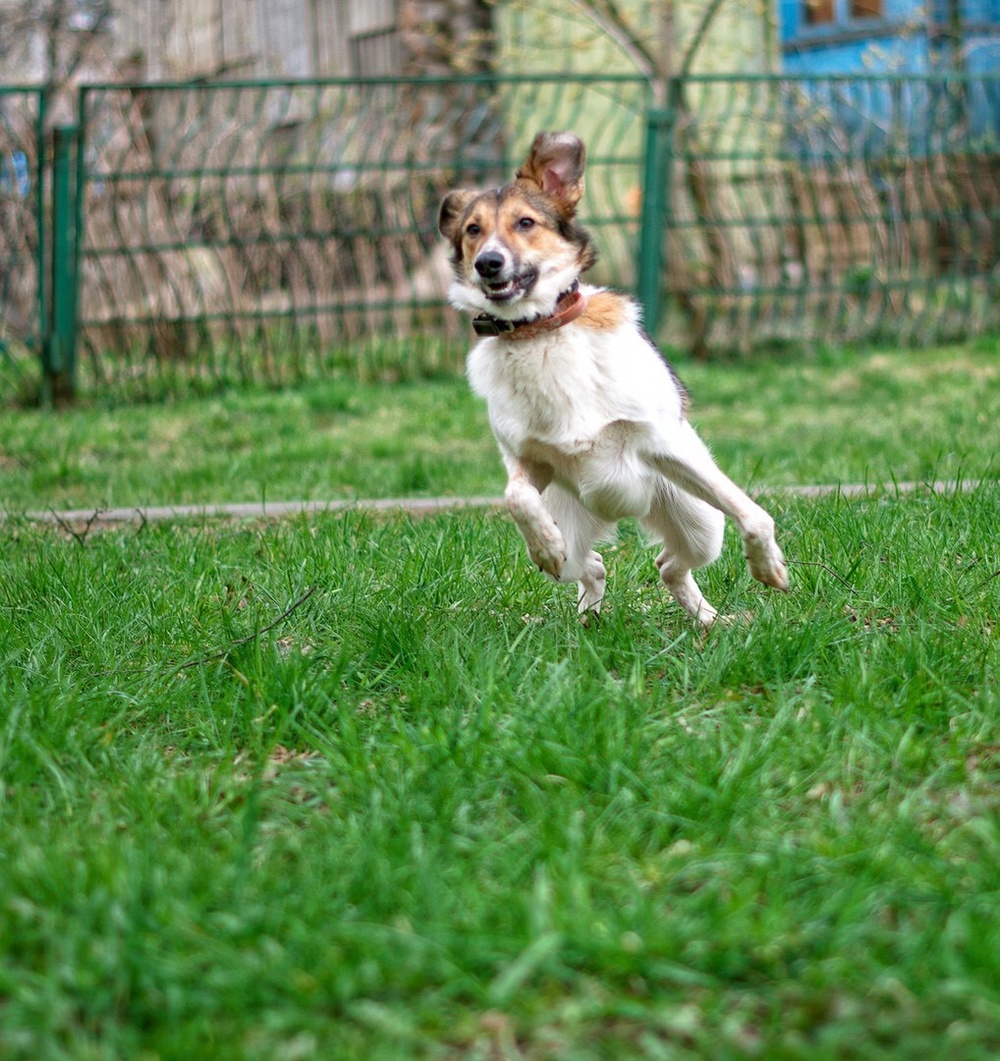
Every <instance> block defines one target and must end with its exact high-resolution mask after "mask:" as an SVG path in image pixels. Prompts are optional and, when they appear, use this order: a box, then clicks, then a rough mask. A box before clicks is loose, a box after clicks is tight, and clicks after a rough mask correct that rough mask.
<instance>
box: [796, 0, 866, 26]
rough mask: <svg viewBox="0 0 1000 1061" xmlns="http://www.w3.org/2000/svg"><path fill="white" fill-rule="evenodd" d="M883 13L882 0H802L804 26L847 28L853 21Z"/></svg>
mask: <svg viewBox="0 0 1000 1061" xmlns="http://www.w3.org/2000/svg"><path fill="white" fill-rule="evenodd" d="M882 14H883V11H882V0H802V25H803V26H829V27H831V28H834V27H840V28H842V29H846V28H849V26H850V24H851V23H852V22H855V21H859V20H862V19H866V18H881V17H882Z"/></svg>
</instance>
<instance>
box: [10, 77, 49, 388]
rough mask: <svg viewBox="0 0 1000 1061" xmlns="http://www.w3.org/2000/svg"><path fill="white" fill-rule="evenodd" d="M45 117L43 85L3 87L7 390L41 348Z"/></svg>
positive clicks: (16, 381) (31, 364)
mask: <svg viewBox="0 0 1000 1061" xmlns="http://www.w3.org/2000/svg"><path fill="white" fill-rule="evenodd" d="M44 116H45V107H44V96H43V93H42V91H41V90H40V89H33V88H3V87H0V369H2V370H3V371H2V375H0V383H2V384H3V385H4V388H5V389H6V390H8V391H10V390H15V391H17V390H18V389H19V388H18V385H17V384H18V381H19V377H20V376H22V375H24V374H25V373H26V371H27V370H28V367H29V366H31V367H32V368H33V367H34V360H35V359H36V358H37V354H38V353H39V352H40V350H41V341H42V336H41V327H42V319H43V302H44V280H43V268H42V261H41V258H40V255H41V251H42V246H43V240H42V231H43V224H44V221H43V212H42V183H41V168H40V163H41V158H40V154H41V152H40V150H39V145H40V143H41V141H42V136H41V134H42V127H43V122H44ZM11 377H13V378H14V386H13V387H11V386H10V382H11Z"/></svg>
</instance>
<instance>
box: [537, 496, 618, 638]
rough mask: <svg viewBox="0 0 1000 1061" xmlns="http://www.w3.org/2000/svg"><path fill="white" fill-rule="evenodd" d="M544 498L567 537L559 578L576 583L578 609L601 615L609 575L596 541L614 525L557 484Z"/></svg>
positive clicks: (607, 535)
mask: <svg viewBox="0 0 1000 1061" xmlns="http://www.w3.org/2000/svg"><path fill="white" fill-rule="evenodd" d="M542 499H543V500H544V502H545V507H546V508H547V509H548V511H549V512H550V513H551V515H552V518H553V520H555V522H556V524H557V525H558V526H559V529H560V530H561V531H562V534H563V538H564V539H565V541H566V563H565V565H564V567H563V570H562V573H561V574H560V576H559V581H560V582H576V583H577V586H578V591H577V610H578V611H579V613H580V615H581V616H582V617H584V618H586V617H587V616H588V615H591V614H593V615H599V614H600V611H601V601H602V600H603V599H604V586H605V582H606V577H607V576H606V572H605V569H604V561H603V560H602V559H601V554H600V553H597V552H595V551H594V549H593V545H594V542H596V541H597V540H598V539H600V538H604V539H607V538H609V537H610V536H611V534H612V532H613V529H614V528H613V525H612V524H610V523H608V522H607V521H606V520H602V519H599V518H598V517H597V516H595V515H594V514H593V513H591V512H588V511H587V509H586V508H584V507H583V505H581V504H580V502H579V501H577V499H576V498H575V497H574V496H573V495H572V494H570V493H569V492H568V491H566V490H564V489H563V488H562V487H561V486H558V485H556V484H552V485H551V486H549V487H548V488H547V489H546V490H545V492H544V494H543V495H542Z"/></svg>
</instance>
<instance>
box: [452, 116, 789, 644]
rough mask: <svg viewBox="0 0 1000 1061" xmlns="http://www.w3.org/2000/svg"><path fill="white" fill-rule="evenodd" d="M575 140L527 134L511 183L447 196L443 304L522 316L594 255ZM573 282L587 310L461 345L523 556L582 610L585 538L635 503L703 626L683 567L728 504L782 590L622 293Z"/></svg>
mask: <svg viewBox="0 0 1000 1061" xmlns="http://www.w3.org/2000/svg"><path fill="white" fill-rule="evenodd" d="M585 154H586V152H585V150H584V147H583V144H582V142H581V141H580V140H579V139H578V138H577V137H576V136H574V135H573V134H572V133H539V134H538V135H537V136H536V137H535V140H534V143H533V144H532V147H531V150H530V152H529V154H528V158H527V160H526V161H525V164H524V166H522V168H521V169H519V170H518V174H517V181H516V182H515V183H513V184H509V185H505V186H504V187H502V188H499V189H497V190H496V191H494V192H481V193H477V192H468V191H455V192H452V193H450V194H449V195H448V196H446V197H445V200H444V202H443V203H442V206H441V211H440V214H439V220H438V224H439V228H440V229H441V232H442V235H444V236H445V237H446V238H447V239H449V240H450V241H451V243H452V247H453V258H452V264H453V267H454V270H455V281H454V283H453V284H452V286H451V290H450V298H451V302H452V304H453V305H454V306H455V307H457V308H458V309H461V310H464V311H465V312H469V313H473V314H479V313H486V314H489V315H490V316H493V317H495V318H503V319H506V320H510V321H521V322H526V321H534V320H536V319H539V318H545V317H551V316H552V315H553V313H554V312H555V310H556V307H557V305H558V300H559V297H560V295H561V294H563V293H564V292H567V291H568V290H569V289H570V287H571V285H572V284H573V283H574V282H575V281H576V280H578V278H579V276H580V273H581V272H583V271H585V270H586V268H587V267H588V266H589V265H590V264H591V263H592V262H593V252H592V245H591V243H590V238H589V236H587V234H586V233H585V232H584V231H583V230H582V229H580V228H578V227H574V226H573V225H569V226H568V227H567V224H565V223H564V222H569V221H570V220H571V219H572V218H573V217H574V216H575V210H576V205H577V203H578V201H579V199H580V197H581V196H582V194H583V173H584V160H585ZM539 196H541V198H539ZM484 274H485V275H484ZM580 290H581V292H582V294H583V296H584V298H585V299H594V298H595V297H599V298H600V300H601V305H600V306H598V304H597V303H596V302H595V309H594V315H593V318H592V319H591V318H588V316H587V313H586V310H584V313H583V316H581V317H577V318H575V319H572V320H570V321H569V322H568V323H564V324H563V326H562V327H559V328H556V329H554V330H549V331H542V330H539V329H531V328H529V329H525V330H522V331H521V332H520V334H518V336H517V337H516V338H510V337H508V336H500V337H496V338H487V339H483V340H481V341H480V342H479V343H478V344H477V345H476V346H475V347H474V348H473V349H472V351H471V352H470V354H469V359H468V374H469V380H470V382H471V384H472V387H473V389H474V390H475V391H476V393H477V394H479V395H481V396H482V397H483V398H485V399H486V404H487V407H488V411H489V418H490V423H491V425H492V427H493V432H494V434H495V435H496V438H497V442H498V443H499V445H500V452H501V455H502V456H503V460H504V464H505V465H506V468H507V488H506V491H505V499H506V502H507V506H508V508H509V509H510V513H511V515H512V516H513V517H514V520H515V522H516V523H517V525H518V527H519V529H520V531H521V534H522V535H523V537H524V540H525V542H526V544H527V546H528V553H529V555H530V556H531V559H532V560H533V561H534V562H535V564H537V565H538V567H539V568H540V569H541V570H542V571H544V572H545V574H546V575H548V576H549V577H551V578H553V579H556V580H557V581H559V582H577V583H578V584H579V595H578V602H579V609H580V613H581V614H582V615H584V616H586V615H587V614H589V613H597V612H599V611H600V607H601V600H602V599H603V597H604V585H605V570H604V563H603V561H602V560H601V557H600V555H599V554H598V553H596V552H594V549H593V546H594V543H595V542H596V541H598V540H599V539H601V538H607V537H608V536H609V535H610V534H611V533H612V532H613V530H614V525H615V523H616V522H617V521H618V520H619V519H621V518H623V517H625V516H634V517H636V518H638V519H639V520H641V521H642V524H643V526H644V527H646V528H647V529H648V530H649V531H651V532H652V533H653V534H654V535H655V536H656V537H657V538H658V539H659V540H660V541H661V542H662V549H661V551H660V553H659V555H658V556H657V558H656V566H657V569H658V570H659V572H660V578H661V579H662V580H663V583H664V585H665V586H666V587H667V589H669V590H670V592H671V593H672V594H673V596H674V598H675V599H676V600H677V602H678V603H679V604H681V605H682V606H683V607H684V608H685V609H687V611H688V612H690V613H691V615H692V616H694V617H695V619H697V620H698V621H699V622H700V623H703V624H704V625H706V626H709V625H711V623H712V622H714V621H715V619H716V611H715V609H714V608H713V607H712V605H711V604H709V603H708V601H706V600H705V598H704V597H703V596H702V594H701V591H700V590H699V589H698V586H697V584H696V583H695V581H694V578H693V576H692V574H691V572H692V571H693V570H694V569H696V568H699V567H702V566H704V565H705V564H708V563H711V562H712V561H713V560H714V559H716V557H717V556H718V555H719V552H720V550H721V548H722V532H723V522H724V516H725V515H728V516H730V517H731V518H732V519H733V520H734V522H735V523H736V525H737V527H738V528H739V531H740V534H741V535H742V536H743V543H744V549H745V552H746V557H747V560H748V562H749V565H750V571H751V574H752V575H753V576H754V577H755V578H757V579H759V580H760V581H761V582H765V583H767V584H768V585H771V586H774V587H776V588H777V589H782V590H783V589H787V587H788V575H787V572H786V570H785V563H784V559H783V558H782V555H781V550H780V549H779V548H778V546H777V543H776V542H775V540H774V521H773V520H772V519H771V517H770V516H769V515H768V514H767V513H766V512H765V511H764V510H763V509H762V508H761V507H760V506H759V505H757V504H755V503H754V502H753V501H752V500H751V499H750V498H749V497H747V495H746V494H745V493H744V492H743V491H742V490H740V489H739V487H737V486H736V485H735V483H733V482H732V481H731V480H730V479H728V478H726V476H725V475H723V473H722V472H721V471H720V470H719V468H718V467H717V466H716V464H715V461H714V460H713V459H712V457H711V455H710V454H709V452H708V449H707V448H706V446H705V445H704V443H703V442H702V441H701V439H700V438H699V437H698V435H697V434H696V433H695V430H694V428H693V427H692V426H691V425H690V423H688V421H687V419H686V416H685V398H684V394H683V393H682V391H681V389H680V387H679V385H678V383H677V380H676V378H675V377H674V375H673V374H672V372H671V371H670V369H669V367H668V366H667V364H666V362H665V361H664V360H663V359H662V358H661V357H660V355H659V353H658V351H657V350H656V349H655V348H654V347H653V345H652V344H651V343H650V341H649V340H648V338H647V337H646V336H645V335H644V334H643V332H642V329H641V327H640V325H639V313H638V309H637V307H636V306H635V304H634V303H633V302H632V301H631V300H629V299H627V298H625V296H623V295H618V294H612V293H610V292H604V291H602V290H601V289H598V288H594V287H589V286H587V285H581V287H580ZM615 321H620V323H619V324H617V326H615V324H614V322H615Z"/></svg>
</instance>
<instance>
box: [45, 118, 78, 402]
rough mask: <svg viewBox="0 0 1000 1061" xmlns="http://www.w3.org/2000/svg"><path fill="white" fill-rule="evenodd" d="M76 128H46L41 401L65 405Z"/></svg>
mask: <svg viewBox="0 0 1000 1061" xmlns="http://www.w3.org/2000/svg"><path fill="white" fill-rule="evenodd" d="M77 132H78V130H77V127H76V126H73V125H58V126H56V127H55V128H54V129H53V130H52V213H51V224H50V226H49V231H50V233H51V240H52V244H51V260H50V265H51V270H52V271H51V285H50V291H51V295H50V301H49V313H48V321H47V327H46V340H45V342H44V344H43V357H42V361H43V369H44V378H43V383H42V387H43V398H44V400H45V401H46V403H51V402H59V401H66V400H69V399H71V398H72V397H73V396H74V394H75V392H76V249H75V242H76V211H75V206H74V203H75V199H74V194H73V183H74V178H75V175H76V167H75V165H74V152H75V150H76V145H77Z"/></svg>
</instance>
